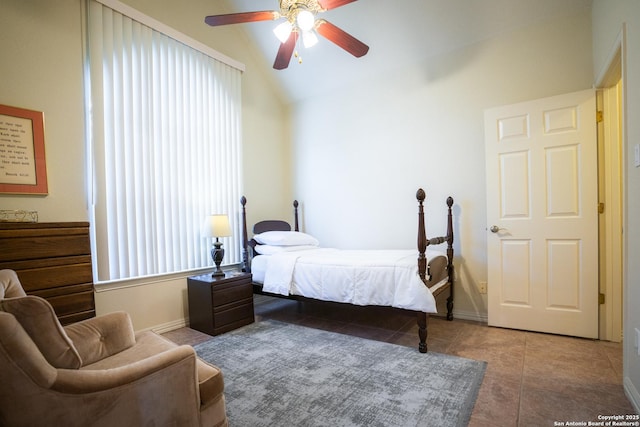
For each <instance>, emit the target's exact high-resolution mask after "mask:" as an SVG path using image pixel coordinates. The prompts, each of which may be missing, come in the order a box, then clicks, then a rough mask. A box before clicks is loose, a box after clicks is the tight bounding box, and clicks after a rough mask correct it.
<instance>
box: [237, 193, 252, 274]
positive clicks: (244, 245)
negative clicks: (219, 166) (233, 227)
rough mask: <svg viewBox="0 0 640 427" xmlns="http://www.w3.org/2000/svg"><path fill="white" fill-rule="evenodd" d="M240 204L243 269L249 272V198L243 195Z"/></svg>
mask: <svg viewBox="0 0 640 427" xmlns="http://www.w3.org/2000/svg"><path fill="white" fill-rule="evenodd" d="M240 204H241V205H242V215H241V216H242V271H244V272H245V273H248V272H249V271H251V269H250V268H249V253H248V251H247V245H248V242H247V210H246V208H245V206H246V204H247V198H246V197H244V196H242V197H241V198H240Z"/></svg>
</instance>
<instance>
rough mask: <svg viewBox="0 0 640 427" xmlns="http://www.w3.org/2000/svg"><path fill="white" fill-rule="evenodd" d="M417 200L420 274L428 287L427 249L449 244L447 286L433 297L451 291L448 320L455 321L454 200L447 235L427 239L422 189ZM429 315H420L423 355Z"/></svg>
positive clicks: (450, 204)
mask: <svg viewBox="0 0 640 427" xmlns="http://www.w3.org/2000/svg"><path fill="white" fill-rule="evenodd" d="M416 199H418V274H419V275H420V279H422V281H423V282H424V284H425V286H428V284H427V281H428V277H429V271H428V269H429V267H428V264H427V256H426V252H427V247H429V246H431V245H440V244H442V243H446V244H447V277H448V280H447V284H446V285H445V286H442V287H440V288H439V289H437V290H436V291H435V292H433V296H434V297H437V296H438V295H440V294H441V293H442V292H444V291H445V290H446V289H449V296H448V297H447V320H453V282H454V268H453V215H452V212H451V207H452V206H453V198H452V197H447V234H446V235H445V236H441V237H434V238H431V239H428V238H427V232H426V227H425V220H424V201H425V199H426V194H425V192H424V190H423V189H422V188H420V189H418V191H417V193H416ZM428 316H429V315H428V314H427V313H422V312H419V313H418V319H417V321H418V335H419V339H420V343H419V345H418V349H419V350H420V352H421V353H426V352H427V320H428Z"/></svg>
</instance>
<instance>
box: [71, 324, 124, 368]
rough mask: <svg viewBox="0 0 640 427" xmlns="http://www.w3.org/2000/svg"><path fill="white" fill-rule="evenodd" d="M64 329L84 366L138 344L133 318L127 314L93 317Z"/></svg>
mask: <svg viewBox="0 0 640 427" xmlns="http://www.w3.org/2000/svg"><path fill="white" fill-rule="evenodd" d="M64 329H65V331H66V332H67V335H68V336H69V338H70V339H71V341H72V342H73V345H74V346H75V347H76V349H77V350H78V354H79V355H80V358H81V359H82V366H86V365H89V364H91V363H94V362H97V361H99V360H102V359H104V358H105V357H109V356H112V355H114V354H116V353H119V352H121V351H123V350H126V349H127V348H129V347H131V346H133V345H134V344H135V343H136V339H135V332H134V330H133V325H132V323H131V318H130V317H129V315H128V314H127V313H125V312H115V313H109V314H105V315H103V316H98V317H92V318H90V319H86V320H83V321H80V322H78V323H73V324H71V325H67V326H65V327H64Z"/></svg>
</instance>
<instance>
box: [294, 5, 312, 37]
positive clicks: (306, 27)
mask: <svg viewBox="0 0 640 427" xmlns="http://www.w3.org/2000/svg"><path fill="white" fill-rule="evenodd" d="M315 21H316V18H315V16H313V13H311V12H309V11H308V10H301V11H299V12H298V16H296V22H297V23H298V28H300V29H301V30H302V31H303V33H304V32H306V31H310V30H311V29H312V28H313V25H314V24H315Z"/></svg>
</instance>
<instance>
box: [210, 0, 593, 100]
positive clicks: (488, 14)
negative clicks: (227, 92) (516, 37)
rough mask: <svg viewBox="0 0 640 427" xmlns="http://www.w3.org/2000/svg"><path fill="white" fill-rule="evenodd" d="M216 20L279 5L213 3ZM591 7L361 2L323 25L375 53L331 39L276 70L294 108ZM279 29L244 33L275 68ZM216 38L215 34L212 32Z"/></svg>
mask: <svg viewBox="0 0 640 427" xmlns="http://www.w3.org/2000/svg"><path fill="white" fill-rule="evenodd" d="M211 5H212V6H211V10H210V14H211V15H214V14H219V13H230V12H248V11H256V10H279V5H278V0H227V1H226V2H225V3H224V4H217V2H211ZM590 7H591V0H359V1H354V2H353V3H349V4H347V5H344V6H341V7H339V8H336V9H333V10H329V11H327V12H325V13H323V14H322V17H323V18H324V19H326V20H327V21H329V22H331V23H332V24H334V25H337V26H338V27H340V28H342V29H343V30H344V31H346V32H348V33H349V34H351V35H352V36H354V37H356V38H357V39H359V40H361V41H362V42H364V43H366V44H367V45H369V47H370V50H369V53H368V54H367V55H365V56H363V57H362V58H354V57H353V56H351V55H350V54H348V53H347V52H345V51H344V50H342V49H341V48H339V47H338V46H336V45H334V44H333V43H331V42H329V41H328V40H326V39H323V38H320V42H319V43H318V44H317V45H315V46H314V47H312V48H310V49H305V48H304V47H302V46H300V49H298V51H299V54H300V56H301V57H302V63H301V64H299V63H298V62H297V61H296V59H295V58H293V59H292V60H291V63H290V65H289V67H288V68H287V69H285V70H280V71H279V70H274V69H270V71H269V72H271V73H273V74H274V78H275V79H277V80H278V81H279V82H280V84H281V86H282V88H283V90H284V91H285V92H286V96H287V97H288V99H289V100H291V101H292V102H295V101H297V100H300V99H303V98H305V97H308V96H313V95H315V94H318V93H326V92H327V91H330V90H335V89H339V88H342V87H345V86H346V85H350V84H353V83H354V82H355V81H357V80H358V79H361V78H363V77H368V76H371V75H373V74H384V73H386V72H389V71H391V70H395V69H401V68H402V67H406V66H407V65H409V64H415V63H420V62H424V61H425V60H428V59H431V58H436V57H437V56H438V55H441V54H443V53H446V52H449V51H453V50H456V49H459V48H461V47H463V46H466V45H470V44H473V43H476V42H479V41H482V40H486V39H489V38H492V37H495V36H497V35H500V34H503V33H505V32H509V31H512V30H515V29H518V28H521V27H525V26H528V25H532V24H535V23H537V22H541V21H544V20H548V19H555V18H562V17H567V16H571V15H575V14H577V13H582V12H584V11H585V9H588V8H590ZM279 22H280V21H263V22H253V23H244V24H234V25H238V26H242V27H243V28H242V29H243V31H246V32H247V34H248V35H249V37H250V38H251V39H253V40H254V41H255V44H256V46H257V47H258V49H259V51H260V52H261V54H262V55H264V62H265V64H268V65H269V66H271V64H273V60H274V58H275V56H276V53H277V51H278V48H279V45H280V42H279V41H278V40H277V39H276V37H275V36H274V34H273V32H272V30H273V28H275V26H276V25H277V24H278V23H279ZM211 31H216V29H215V28H213V27H212V28H211Z"/></svg>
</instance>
